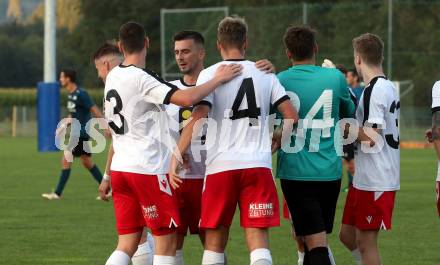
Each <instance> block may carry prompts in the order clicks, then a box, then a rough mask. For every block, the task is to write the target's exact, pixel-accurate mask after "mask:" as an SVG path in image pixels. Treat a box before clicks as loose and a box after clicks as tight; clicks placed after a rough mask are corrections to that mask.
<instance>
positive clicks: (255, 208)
mask: <svg viewBox="0 0 440 265" xmlns="http://www.w3.org/2000/svg"><path fill="white" fill-rule="evenodd" d="M273 215H274V210H273V204H272V203H251V204H249V218H261V217H268V216H273Z"/></svg>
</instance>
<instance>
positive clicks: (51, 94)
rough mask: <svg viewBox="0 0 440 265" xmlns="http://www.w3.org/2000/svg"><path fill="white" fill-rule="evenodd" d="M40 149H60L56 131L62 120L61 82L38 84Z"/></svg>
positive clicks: (48, 150)
mask: <svg viewBox="0 0 440 265" xmlns="http://www.w3.org/2000/svg"><path fill="white" fill-rule="evenodd" d="M37 101H38V106H37V117H38V118H37V120H38V151H39V152H53V151H59V150H58V148H57V147H56V145H55V131H56V129H57V125H58V122H59V121H60V84H59V83H58V82H53V83H52V82H51V83H45V82H39V83H38V86H37Z"/></svg>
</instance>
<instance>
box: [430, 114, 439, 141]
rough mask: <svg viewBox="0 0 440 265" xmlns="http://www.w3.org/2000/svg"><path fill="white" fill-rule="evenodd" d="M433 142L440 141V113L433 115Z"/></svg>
mask: <svg viewBox="0 0 440 265" xmlns="http://www.w3.org/2000/svg"><path fill="white" fill-rule="evenodd" d="M432 140H440V111H436V112H434V113H433V114H432Z"/></svg>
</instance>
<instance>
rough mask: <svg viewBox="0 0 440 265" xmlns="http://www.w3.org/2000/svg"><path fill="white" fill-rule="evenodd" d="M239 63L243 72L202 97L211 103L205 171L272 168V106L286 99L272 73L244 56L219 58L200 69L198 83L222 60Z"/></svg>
mask: <svg viewBox="0 0 440 265" xmlns="http://www.w3.org/2000/svg"><path fill="white" fill-rule="evenodd" d="M229 63H238V64H241V65H242V66H243V71H242V74H241V75H240V76H238V77H236V78H234V79H233V80H231V81H229V82H228V83H226V84H224V85H221V86H220V87H218V88H217V89H216V90H215V91H214V92H213V93H211V94H210V95H209V96H208V97H207V98H205V101H206V102H208V104H211V110H210V113H209V118H210V120H209V123H208V132H207V135H206V149H207V153H208V154H207V159H206V174H214V173H218V172H223V171H228V170H234V169H244V168H256V167H265V168H272V155H271V128H273V124H271V123H272V121H273V120H272V119H270V118H269V114H270V111H271V107H272V106H273V107H274V108H276V107H277V106H278V105H279V104H280V103H281V102H283V101H284V100H288V99H289V97H288V96H287V95H286V91H285V90H284V87H283V86H282V85H281V84H280V82H279V81H278V78H277V77H276V76H275V75H274V74H267V73H265V72H262V71H260V70H258V69H257V68H256V67H255V63H254V62H251V61H247V60H235V61H222V62H219V63H217V64H215V65H213V66H211V67H209V68H207V69H205V70H203V71H202V72H201V73H200V75H199V78H198V80H197V85H199V84H203V83H205V82H207V81H208V80H210V79H212V78H213V77H214V75H215V72H216V70H217V68H218V67H219V66H220V65H222V64H229Z"/></svg>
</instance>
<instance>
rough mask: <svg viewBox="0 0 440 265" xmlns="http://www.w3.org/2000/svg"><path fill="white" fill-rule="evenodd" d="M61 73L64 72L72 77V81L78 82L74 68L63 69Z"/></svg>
mask: <svg viewBox="0 0 440 265" xmlns="http://www.w3.org/2000/svg"><path fill="white" fill-rule="evenodd" d="M61 73H64V75H65V76H66V77H68V78H69V79H70V82H72V83H75V82H76V71H75V70H73V69H67V68H64V69H61Z"/></svg>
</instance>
